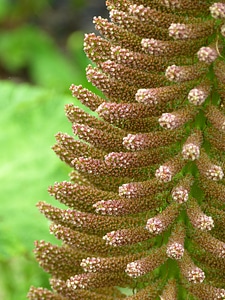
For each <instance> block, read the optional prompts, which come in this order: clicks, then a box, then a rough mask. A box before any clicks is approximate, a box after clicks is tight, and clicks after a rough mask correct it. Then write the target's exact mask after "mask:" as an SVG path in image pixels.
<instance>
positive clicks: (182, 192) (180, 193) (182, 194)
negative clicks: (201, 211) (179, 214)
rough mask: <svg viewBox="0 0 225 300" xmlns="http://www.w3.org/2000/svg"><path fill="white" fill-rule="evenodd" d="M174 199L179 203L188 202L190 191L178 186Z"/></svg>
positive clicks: (174, 191) (174, 192) (173, 194)
mask: <svg viewBox="0 0 225 300" xmlns="http://www.w3.org/2000/svg"><path fill="white" fill-rule="evenodd" d="M172 198H173V200H174V201H176V202H177V203H184V202H187V200H188V191H187V190H186V189H185V188H184V187H182V186H178V187H177V188H175V189H174V190H173V192H172Z"/></svg>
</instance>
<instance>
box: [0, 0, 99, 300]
mask: <svg viewBox="0 0 225 300" xmlns="http://www.w3.org/2000/svg"><path fill="white" fill-rule="evenodd" d="M53 2H54V1H50V0H49V1H46V0H35V1H30V0H20V1H16V0H15V1H13V0H0V24H1V29H0V76H1V81H0V96H1V101H0V110H1V118H0V126H1V133H0V143H1V148H0V180H1V189H0V199H1V200H0V202H1V210H0V299H4V300H23V299H25V298H26V294H27V292H28V289H29V287H30V286H31V285H35V286H43V287H47V286H48V275H47V274H46V273H45V272H44V271H42V269H41V268H40V267H39V266H38V264H37V262H36V261H35V259H34V256H33V253H32V250H33V242H34V240H35V239H37V240H38V239H44V240H46V241H52V242H54V243H57V241H56V240H55V239H54V238H53V237H52V236H50V234H49V231H48V222H47V220H46V219H45V218H44V217H43V216H42V215H41V214H40V213H39V211H38V210H37V208H36V207H35V204H36V203H37V202H38V201H39V200H44V201H47V202H49V203H54V202H55V200H54V199H52V198H51V197H50V196H49V195H48V193H47V188H48V186H49V185H52V184H53V183H54V182H55V181H62V180H67V179H68V173H69V171H70V170H69V168H68V167H66V166H65V164H64V163H62V162H60V160H59V159H58V158H57V157H56V155H54V153H53V151H52V150H51V146H52V145H53V144H54V142H55V140H54V134H55V133H57V132H58V131H59V130H61V131H63V132H67V133H69V134H72V132H71V124H69V122H68V121H67V119H66V117H65V116H64V112H63V111H64V105H65V104H66V103H71V102H73V103H74V102H76V99H74V98H72V97H71V95H70V92H69V86H70V84H71V83H75V84H83V85H84V86H86V87H88V88H91V87H90V84H89V83H88V82H87V80H86V78H85V67H86V65H87V64H88V62H89V61H88V59H87V58H86V56H85V54H84V52H83V50H82V48H83V46H82V44H83V33H82V32H80V31H74V32H71V33H70V34H69V35H68V36H66V37H65V39H64V41H65V43H64V44H63V47H61V46H59V43H57V41H56V40H55V39H54V38H53V37H52V36H50V35H49V33H48V32H46V31H45V30H44V29H43V28H42V27H41V26H39V25H38V26H37V24H35V22H33V21H30V20H33V19H34V16H35V17H36V18H37V17H40V16H41V14H43V13H44V12H46V10H48V9H49V7H50V6H51V5H52V3H53ZM84 4H85V3H84V1H81V0H80V1H69V5H71V8H72V7H73V8H79V9H80V8H81V7H83V6H84ZM26 81H27V82H28V83H26ZM92 89H93V88H92ZM76 104H77V105H79V103H78V102H76ZM54 204H56V205H58V203H54Z"/></svg>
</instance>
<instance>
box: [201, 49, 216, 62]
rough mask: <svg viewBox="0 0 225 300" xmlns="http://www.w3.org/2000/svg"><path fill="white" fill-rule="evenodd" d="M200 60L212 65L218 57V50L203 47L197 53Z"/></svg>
mask: <svg viewBox="0 0 225 300" xmlns="http://www.w3.org/2000/svg"><path fill="white" fill-rule="evenodd" d="M197 56H198V59H199V60H200V61H202V62H205V63H207V64H211V63H212V62H213V61H214V60H215V59H216V58H217V56H218V53H217V51H216V49H214V48H211V47H202V48H200V50H199V51H198V53H197Z"/></svg>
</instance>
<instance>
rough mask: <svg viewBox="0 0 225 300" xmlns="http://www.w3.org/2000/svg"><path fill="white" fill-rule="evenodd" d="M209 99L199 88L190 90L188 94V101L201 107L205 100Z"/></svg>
mask: <svg viewBox="0 0 225 300" xmlns="http://www.w3.org/2000/svg"><path fill="white" fill-rule="evenodd" d="M207 97H208V95H207V94H206V93H205V92H204V91H203V90H201V89H199V88H194V89H192V90H190V92H189V94H188V101H189V102H190V103H192V104H194V105H201V104H202V103H204V101H205V99H206V98H207Z"/></svg>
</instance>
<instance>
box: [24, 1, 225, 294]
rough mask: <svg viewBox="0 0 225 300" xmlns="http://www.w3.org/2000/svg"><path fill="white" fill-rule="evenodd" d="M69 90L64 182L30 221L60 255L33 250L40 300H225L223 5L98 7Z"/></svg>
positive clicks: (61, 151) (47, 247) (61, 142)
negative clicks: (42, 274)
mask: <svg viewBox="0 0 225 300" xmlns="http://www.w3.org/2000/svg"><path fill="white" fill-rule="evenodd" d="M106 4H107V8H108V10H109V16H110V18H109V20H107V19H103V18H101V17H95V18H94V24H95V26H96V29H97V30H98V31H99V32H100V35H95V34H94V33H92V34H87V35H86V36H85V41H84V49H85V52H86V54H87V56H88V57H89V58H90V59H91V61H92V62H93V64H92V65H89V66H88V67H87V71H86V74H87V78H88V80H89V81H90V82H91V83H92V84H93V86H95V87H97V88H98V89H99V90H100V91H101V92H102V96H98V95H96V94H94V93H93V92H91V91H89V90H87V89H85V88H84V87H82V86H75V85H71V87H70V89H71V91H72V94H73V96H74V97H76V98H78V99H79V100H80V101H81V102H82V103H83V104H85V105H86V106H88V107H89V108H90V109H91V110H92V111H93V114H87V113H85V112H84V111H82V110H81V109H79V108H77V107H75V106H74V105H72V104H70V105H67V106H66V108H65V110H66V115H67V117H68V119H69V120H70V121H71V123H72V128H73V131H74V135H75V137H76V138H75V137H72V136H69V135H67V134H64V133H58V134H57V135H56V140H57V143H56V145H55V146H53V149H54V151H55V152H56V154H57V155H58V156H59V157H60V158H61V160H63V161H65V163H67V164H68V165H69V166H71V168H73V171H72V172H71V174H70V176H71V180H70V181H68V182H67V181H64V182H58V183H55V184H54V185H53V186H51V187H50V188H49V193H50V194H51V195H52V196H54V197H55V199H56V200H58V201H60V202H61V203H63V204H65V205H67V206H68V209H59V208H57V207H54V206H52V205H49V204H47V203H44V202H40V203H38V208H39V209H40V211H41V212H42V213H43V214H44V215H45V216H46V217H47V218H48V219H49V220H51V221H52V224H51V227H50V231H51V233H52V234H54V235H55V236H56V238H58V239H59V240H61V241H62V245H61V246H56V245H52V244H50V243H47V242H44V241H38V242H36V244H35V254H36V257H37V260H38V261H39V264H40V266H41V267H43V268H44V270H46V271H47V272H49V273H50V274H51V275H52V279H51V281H50V283H51V287H52V290H47V289H44V288H35V287H32V288H31V289H30V291H29V293H28V298H29V299H31V300H37V299H40V300H41V299H55V300H56V299H57V300H66V299H80V300H86V299H91V300H113V299H124V298H127V299H133V300H145V299H146V300H147V299H159V298H160V299H161V300H165V299H166V300H170V299H171V300H175V299H177V300H182V299H202V300H206V299H207V300H213V299H225V181H224V172H225V167H224V162H225V152H224V151H225V58H224V57H225V56H224V49H223V46H224V45H225V43H224V37H225V1H224V0H223V1H221V2H215V1H211V0H205V1H201V0H152V1H151V0H108V1H106Z"/></svg>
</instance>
